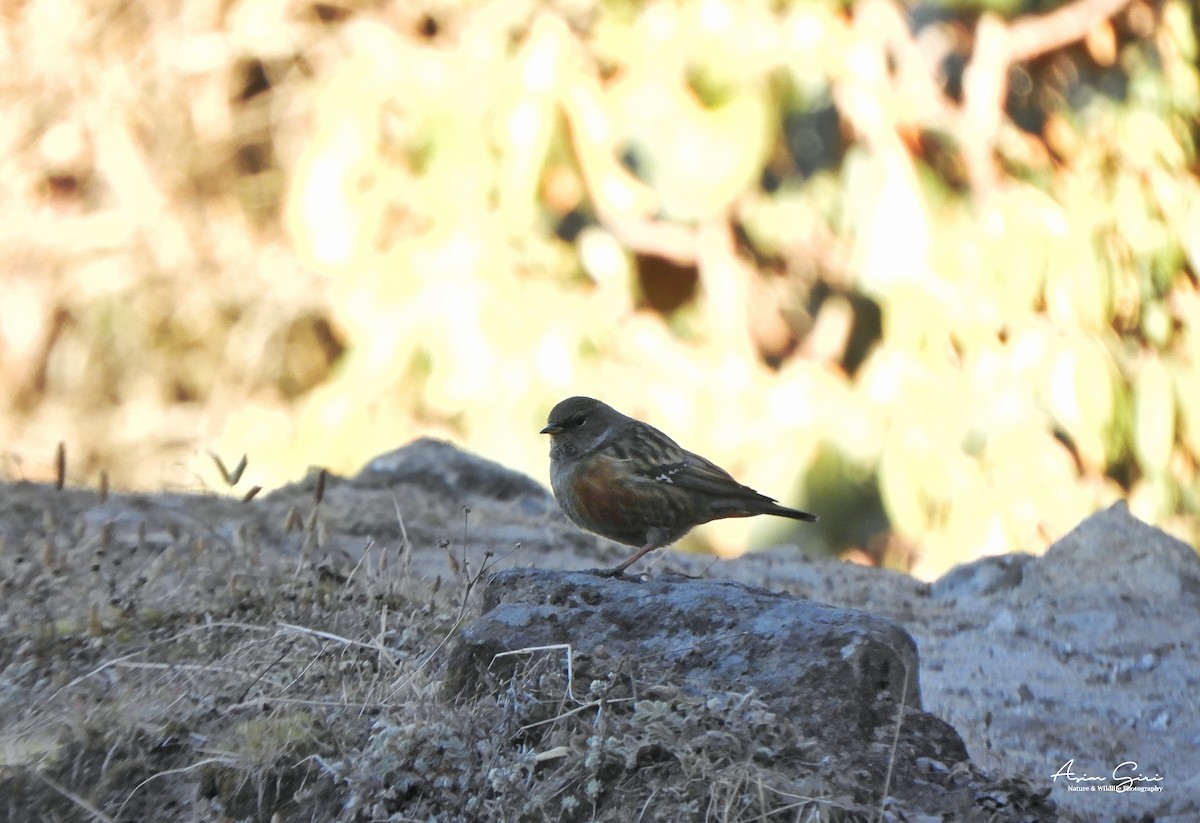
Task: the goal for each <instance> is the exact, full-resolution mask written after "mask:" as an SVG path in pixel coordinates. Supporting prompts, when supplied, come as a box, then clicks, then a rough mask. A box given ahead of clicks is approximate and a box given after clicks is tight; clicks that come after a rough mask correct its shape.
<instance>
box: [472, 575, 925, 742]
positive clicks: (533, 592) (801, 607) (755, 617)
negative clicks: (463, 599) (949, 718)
mask: <svg viewBox="0 0 1200 823" xmlns="http://www.w3.org/2000/svg"><path fill="white" fill-rule="evenodd" d="M483 610H484V613H483V615H482V616H481V617H480V618H479V619H477V620H476V621H474V622H473V623H471V624H470V625H469V626H468V627H467V628H466V629H464V631H463V633H462V635H461V638H460V641H459V646H458V650H457V652H456V654H454V655H453V657H452V660H453V662H452V664H451V668H450V673H449V678H450V683H451V684H452V687H453V688H454V689H455V690H459V691H461V690H462V689H464V688H467V689H470V688H471V687H475V688H478V686H479V685H480V681H479V679H478V675H479V673H481V672H485V671H489V670H490V671H491V672H496V671H498V669H497V667H496V666H495V665H494V664H493V661H494V658H495V657H496V655H498V654H501V653H503V652H511V651H515V650H517V649H524V648H529V647H533V646H548V645H552V644H559V643H567V644H570V645H571V648H572V652H573V654H574V655H577V656H580V657H581V658H591V659H592V661H593V662H594V663H598V661H597V659H596V654H597V651H598V650H601V649H603V650H604V652H605V653H606V656H607V657H608V658H611V659H619V658H628V659H632V660H636V661H640V663H639V667H640V668H641V670H642V671H641V675H642V676H643V677H644V678H645V679H646V681H647V682H663V681H671V682H674V683H678V684H679V685H680V687H681V688H683V689H684V691H686V692H690V693H694V694H702V695H708V694H714V693H717V694H724V693H728V692H742V693H744V692H750V691H753V692H754V694H755V695H756V696H758V697H759V698H761V699H762V700H764V701H765V702H766V703H768V704H769V705H770V706H771V707H772V708H773V709H775V710H776V711H780V712H782V713H785V714H787V715H789V716H791V717H793V718H795V719H796V720H797V721H798V722H800V723H801V724H802V725H803V726H806V727H810V728H809V729H807V730H809V731H811V732H812V733H814V734H817V735H820V736H821V737H824V738H827V739H829V740H831V741H837V742H838V743H839V744H840V745H854V744H855V743H859V744H861V743H862V741H863V740H864V739H865V736H869V735H870V734H871V732H872V731H873V730H874V729H875V728H876V727H878V726H879V725H881V724H885V723H891V722H893V721H894V718H895V707H896V706H897V705H899V704H900V702H902V701H903V702H906V703H907V704H908V705H910V706H914V707H917V708H919V707H920V701H921V698H920V687H919V685H918V678H917V651H916V645H915V644H914V643H913V641H912V638H910V637H909V636H908V634H907V633H906V632H905V631H904V630H903V629H902V628H900V627H899V626H898V625H897V624H895V623H893V622H892V621H890V620H885V619H882V618H877V617H872V616H870V615H868V614H864V613H862V612H853V611H848V610H845V609H836V608H833V607H830V606H823V605H821V604H819V603H813V602H811V601H807V600H800V599H797V598H794V597H789V596H787V595H780V594H774V593H771V592H768V591H765V590H763V589H753V588H750V587H748V586H742V585H739V584H736V583H728V582H721V581H708V580H693V579H689V578H684V577H666V578H659V579H655V580H645V581H635V580H633V579H630V578H616V579H612V578H607V577H602V576H600V575H595V574H589V573H586V572H558V571H550V570H544V569H508V570H505V571H502V572H500V573H499V574H497V575H496V576H495V578H493V579H492V581H491V583H490V584H489V585H488V588H487V591H486V592H485V593H484V603H483ZM514 661H515V659H514V658H511V657H510V658H507V660H506V661H505V664H504V667H503V668H507V669H508V670H509V671H511V670H512V669H513V664H514ZM501 670H502V669H501ZM598 674H600V673H599V672H591V673H588V672H586V671H576V672H575V676H576V677H577V678H589V677H595V676H597V675H598Z"/></svg>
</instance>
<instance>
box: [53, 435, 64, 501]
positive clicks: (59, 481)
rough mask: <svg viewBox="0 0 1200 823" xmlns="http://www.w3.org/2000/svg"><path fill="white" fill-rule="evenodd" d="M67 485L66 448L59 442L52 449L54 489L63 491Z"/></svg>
mask: <svg viewBox="0 0 1200 823" xmlns="http://www.w3.org/2000/svg"><path fill="white" fill-rule="evenodd" d="M66 484H67V446H66V444H65V443H63V442H62V441H61V440H59V441H58V446H57V447H55V449H54V488H55V489H57V490H58V491H62V490H63V486H65V485H66Z"/></svg>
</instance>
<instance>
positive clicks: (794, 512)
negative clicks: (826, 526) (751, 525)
mask: <svg viewBox="0 0 1200 823" xmlns="http://www.w3.org/2000/svg"><path fill="white" fill-rule="evenodd" d="M763 514H773V515H776V516H777V517H790V518H792V519H793V520H804V521H806V522H808V523H816V522H817V521H818V520H819V519H820V518H819V517H817V516H816V515H815V514H810V513H809V512H805V511H800V509H789V508H788V507H787V506H781V505H779V504H778V503H772V504H771V505H770V506H769V507H766V508H764V509H763Z"/></svg>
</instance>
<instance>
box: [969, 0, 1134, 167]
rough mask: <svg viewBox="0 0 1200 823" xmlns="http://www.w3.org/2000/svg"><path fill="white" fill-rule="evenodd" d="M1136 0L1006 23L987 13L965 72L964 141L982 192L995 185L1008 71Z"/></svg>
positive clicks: (1112, 0)
mask: <svg viewBox="0 0 1200 823" xmlns="http://www.w3.org/2000/svg"><path fill="white" fill-rule="evenodd" d="M1129 3H1130V0H1076V2H1074V3H1071V4H1069V5H1066V6H1063V7H1062V8H1060V9H1057V10H1056V11H1053V12H1050V13H1049V14H1043V15H1037V16H1032V15H1027V16H1025V17H1020V18H1018V19H1017V20H1015V21H1014V22H1013V23H1011V24H1005V23H1004V22H1003V21H1002V20H1000V19H999V18H998V17H996V16H995V15H993V14H985V15H984V16H983V17H982V18H981V19H980V21H979V25H978V27H977V28H976V30H975V49H974V52H973V54H972V56H971V61H970V63H968V64H967V68H966V71H965V73H964V75H963V99H964V105H963V123H962V137H963V138H964V139H963V141H962V144H963V146H964V147H965V148H964V151H965V155H966V162H967V167H968V169H970V174H971V179H972V182H973V184H974V186H975V189H976V190H977V191H987V190H989V189H991V188H992V187H993V186H994V185H995V181H996V176H997V174H996V165H995V159H994V151H993V147H994V144H995V140H996V133H997V132H998V131H999V129H1000V123H1001V118H1002V117H1003V112H1004V100H1005V96H1006V94H1007V92H1008V70H1009V68H1010V67H1011V66H1012V65H1013V64H1014V63H1021V62H1024V61H1027V60H1032V59H1034V58H1036V57H1040V56H1041V55H1043V54H1048V53H1049V52H1052V51H1054V50H1055V49H1059V48H1062V47H1063V46H1066V45H1069V44H1071V43H1074V42H1075V41H1077V40H1082V39H1083V38H1084V37H1086V36H1087V35H1088V33H1089V32H1091V31H1092V30H1093V29H1094V28H1096V26H1098V25H1100V24H1101V23H1103V22H1104V21H1105V20H1107V19H1108V18H1110V17H1112V16H1113V15H1114V14H1116V13H1117V12H1119V11H1121V10H1122V9H1123V8H1125V7H1126V6H1128V5H1129Z"/></svg>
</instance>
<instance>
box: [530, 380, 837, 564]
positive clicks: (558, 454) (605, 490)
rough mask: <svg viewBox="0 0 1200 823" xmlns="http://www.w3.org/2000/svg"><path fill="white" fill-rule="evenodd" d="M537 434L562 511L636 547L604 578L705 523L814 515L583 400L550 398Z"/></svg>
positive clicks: (811, 519) (606, 407) (599, 404)
mask: <svg viewBox="0 0 1200 823" xmlns="http://www.w3.org/2000/svg"><path fill="white" fill-rule="evenodd" d="M541 434H548V435H550V486H551V488H552V489H553V490H554V497H555V499H556V500H558V505H559V507H560V508H561V509H562V510H563V514H565V515H566V516H567V517H568V518H569V519H570V520H571V521H572V522H574V523H575V524H576V525H577V526H580V527H581V528H583V529H585V530H587V531H590V532H594V533H595V534H598V535H601V536H602V537H607V538H609V539H611V540H615V541H617V542H618V543H624V544H625V545H627V546H633V547H635V548H636V549H637V551H635V552H634V553H633V554H632V555H630V556H629V557H628V558H627V559H625V560H623V561H622V562H621V563H619V564H618V565H616V566H614V567H613V568H611V569H607V570H604V571H603V573H604V574H606V575H608V576H611V577H619V576H621V575H622V574H624V572H625V570H626V569H627V568H629V567H630V566H631V565H633V564H634V563H636V562H637V561H638V560H640V559H641V558H642V557H644V556H645V555H647V554H649V553H650V552H652V551H654V550H655V549H658V548H661V547H663V546H666V545H669V544H671V543H674V542H675V541H676V540H678V539H679V538H681V537H683V536H684V535H685V534H687V533H688V532H689V531H691V530H692V529H693V528H695V527H696V526H699V525H700V524H701V523H707V522H709V521H710V520H720V519H723V518H726V517H753V516H754V515H758V514H771V515H775V516H777V517H790V518H792V519H793V520H804V521H808V522H810V523H813V522H816V521H817V516H816V515H815V514H810V513H809V512H805V511H800V510H799V509H791V508H788V507H787V506H783V505H781V504H780V503H778V502H777V501H776V500H775V499H773V498H771V497H767V496H766V495H765V494H761V493H759V492H757V491H755V490H754V489H752V488H750V487H749V486H745V485H742V484H741V483H739V482H738V481H737V480H735V479H734V478H733V475H731V474H730V473H729V472H727V471H725V470H724V469H722V468H721V467H720V466H718V465H717V464H716V463H713V462H712V461H711V460H708V459H707V458H704V457H701V456H700V455H698V454H695V453H693V452H690V451H688V450H687V449H684V448H683V447H682V446H680V445H679V444H677V443H676V442H675V441H674V440H672V439H671V438H670V437H668V436H667V435H666V434H664V433H663V432H661V431H659V430H658V429H656V428H654V427H653V426H651V425H649V424H648V423H643V422H642V421H640V420H636V419H634V418H632V417H629V416H627V415H624V414H622V413H621V412H619V411H617V410H616V409H614V408H613V407H612V406H609V405H608V404H606V403H602V402H601V401H599V400H596V399H594V398H591V397H568V398H567V399H566V400H563V401H561V402H560V403H558V404H557V405H556V406H555V407H554V408H553V409H551V410H550V415H549V418H548V419H547V421H546V427H545V428H543V429H542V430H541Z"/></svg>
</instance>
